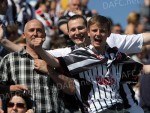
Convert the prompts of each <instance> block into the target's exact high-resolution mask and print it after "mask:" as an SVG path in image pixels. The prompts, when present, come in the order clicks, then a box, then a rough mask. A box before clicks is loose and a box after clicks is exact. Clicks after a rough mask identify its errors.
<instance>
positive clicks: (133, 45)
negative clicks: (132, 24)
mask: <svg viewBox="0 0 150 113" xmlns="http://www.w3.org/2000/svg"><path fill="white" fill-rule="evenodd" d="M107 43H108V45H109V46H110V47H115V46H116V47H117V48H118V49H119V51H121V52H123V53H127V54H129V53H138V52H141V50H142V46H143V35H142V34H136V35H135V34H134V35H120V34H113V33H111V35H110V36H109V37H108V38H107Z"/></svg>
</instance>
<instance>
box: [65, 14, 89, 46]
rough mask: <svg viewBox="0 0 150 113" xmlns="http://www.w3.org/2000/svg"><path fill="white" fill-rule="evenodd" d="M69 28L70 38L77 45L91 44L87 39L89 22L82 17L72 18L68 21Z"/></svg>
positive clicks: (75, 16)
mask: <svg viewBox="0 0 150 113" xmlns="http://www.w3.org/2000/svg"><path fill="white" fill-rule="evenodd" d="M67 28H68V34H69V37H70V38H71V40H72V41H73V42H74V43H75V44H76V45H80V44H83V43H87V45H88V44H89V39H88V38H87V37H88V36H87V20H86V19H85V18H84V17H83V16H82V15H74V16H72V17H71V18H70V19H69V20H68V23H67Z"/></svg>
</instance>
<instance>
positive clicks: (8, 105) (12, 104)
mask: <svg viewBox="0 0 150 113" xmlns="http://www.w3.org/2000/svg"><path fill="white" fill-rule="evenodd" d="M15 105H16V107H17V108H21V109H23V108H25V104H24V103H13V102H9V103H8V104H7V107H9V108H12V107H14V106H15Z"/></svg>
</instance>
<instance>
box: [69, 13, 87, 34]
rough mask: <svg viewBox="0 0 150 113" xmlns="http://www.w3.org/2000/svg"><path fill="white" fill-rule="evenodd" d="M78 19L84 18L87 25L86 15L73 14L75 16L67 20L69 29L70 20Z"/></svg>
mask: <svg viewBox="0 0 150 113" xmlns="http://www.w3.org/2000/svg"><path fill="white" fill-rule="evenodd" d="M76 19H83V21H84V25H85V26H86V27H87V20H86V18H85V17H84V16H82V15H73V16H71V17H70V18H69V20H68V22H67V29H68V31H69V26H68V23H69V21H71V20H76Z"/></svg>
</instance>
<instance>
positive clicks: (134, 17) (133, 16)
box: [127, 12, 140, 25]
mask: <svg viewBox="0 0 150 113" xmlns="http://www.w3.org/2000/svg"><path fill="white" fill-rule="evenodd" d="M139 19H140V15H139V13H137V12H130V13H129V14H128V17H127V22H128V24H130V23H132V24H135V25H136V24H138V23H139Z"/></svg>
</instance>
